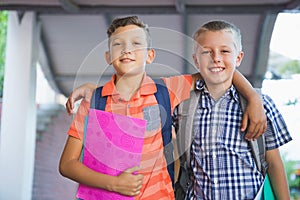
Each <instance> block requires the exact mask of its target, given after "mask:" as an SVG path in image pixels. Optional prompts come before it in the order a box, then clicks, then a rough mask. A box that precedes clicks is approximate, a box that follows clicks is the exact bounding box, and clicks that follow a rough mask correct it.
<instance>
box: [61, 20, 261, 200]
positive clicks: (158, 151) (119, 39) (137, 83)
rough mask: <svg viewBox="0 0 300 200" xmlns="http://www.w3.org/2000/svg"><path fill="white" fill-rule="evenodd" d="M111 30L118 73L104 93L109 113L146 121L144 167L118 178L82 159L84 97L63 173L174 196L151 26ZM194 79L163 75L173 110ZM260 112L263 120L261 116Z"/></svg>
mask: <svg viewBox="0 0 300 200" xmlns="http://www.w3.org/2000/svg"><path fill="white" fill-rule="evenodd" d="M107 33H108V38H109V41H108V42H109V51H107V52H106V54H105V57H106V60H107V62H108V63H109V64H112V65H113V67H114V69H115V74H114V75H113V77H112V78H111V80H110V81H109V82H107V83H106V84H105V85H104V86H103V90H102V96H107V103H106V107H105V111H108V112H112V113H116V114H122V115H126V116H131V117H135V118H141V119H145V120H147V125H146V133H145V139H144V146H143V150H142V157H141V164H140V168H138V167H133V168H130V169H128V170H126V171H124V172H123V173H121V174H120V175H118V176H109V175H106V174H101V173H98V172H95V171H93V170H91V169H89V168H87V167H86V166H85V165H83V164H82V163H81V162H80V154H81V151H82V146H83V141H82V138H83V130H84V118H85V116H87V115H88V112H89V108H90V104H89V102H88V101H86V100H83V101H82V102H81V104H80V107H79V109H78V111H77V113H76V115H75V118H74V120H73V122H72V124H71V127H70V129H69V131H68V134H69V137H68V140H67V142H66V145H65V149H64V151H63V154H62V156H61V161H60V166H59V170H60V173H61V174H62V175H63V176H66V177H68V178H70V179H72V180H74V181H76V182H78V183H81V184H85V185H88V186H92V187H96V188H102V189H105V190H108V191H113V192H117V193H120V194H123V195H127V196H135V199H143V200H147V199H149V200H150V199H151V200H153V199H160V200H161V199H166V200H169V199H174V191H173V188H172V182H171V179H170V177H169V174H168V171H167V168H166V166H167V163H166V160H165V157H164V154H163V141H162V134H161V124H160V120H159V119H160V114H159V112H155V111H157V110H158V104H157V101H156V98H155V96H154V93H155V92H156V86H155V83H154V81H153V80H152V79H151V78H150V77H148V76H147V75H146V73H145V65H146V64H150V63H151V62H152V61H153V60H154V57H155V51H154V50H153V49H151V48H150V35H149V30H148V28H147V26H146V25H145V24H144V23H143V22H142V21H140V20H139V19H138V18H137V17H126V18H120V19H116V20H114V21H113V22H112V24H111V26H110V27H109V29H108V31H107ZM195 79H196V75H195V76H193V77H192V76H191V75H186V76H175V77H171V78H165V79H164V81H165V83H166V86H167V88H168V91H169V94H170V103H171V110H172V112H173V110H174V108H175V107H176V106H177V105H178V104H179V103H180V102H182V101H183V100H185V99H187V98H189V95H190V90H191V89H192V88H193V85H194V84H193V80H195ZM239 80H241V77H239ZM239 86H240V87H239V88H238V89H240V88H241V90H243V88H242V87H246V86H248V83H247V82H245V81H244V82H243V81H239ZM243 91H244V93H245V94H247V95H246V97H249V98H250V96H252V95H253V96H255V94H254V91H253V92H252V93H251V90H250V89H248V90H246V89H245V90H243ZM243 91H242V92H243ZM249 91H250V92H249ZM250 93H251V94H250ZM257 96H258V95H257ZM249 100H250V99H249ZM252 100H253V99H252ZM256 100H257V99H256ZM255 109H256V111H255V113H260V114H261V113H262V111H263V109H262V108H261V109H262V110H259V109H260V108H257V107H255ZM151 111H152V112H151ZM150 113H151V114H150ZM252 114H253V113H252ZM255 116H256V115H255ZM257 116H259V117H260V119H261V116H262V115H257ZM157 122H158V123H157ZM257 127H258V126H257ZM258 129H261V128H258ZM256 131H257V130H256ZM137 171H138V173H134V172H137Z"/></svg>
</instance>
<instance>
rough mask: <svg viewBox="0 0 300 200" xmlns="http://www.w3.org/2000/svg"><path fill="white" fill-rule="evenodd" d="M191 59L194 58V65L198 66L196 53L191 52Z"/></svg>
mask: <svg viewBox="0 0 300 200" xmlns="http://www.w3.org/2000/svg"><path fill="white" fill-rule="evenodd" d="M193 60H194V64H195V66H196V67H199V62H198V59H197V56H196V53H193Z"/></svg>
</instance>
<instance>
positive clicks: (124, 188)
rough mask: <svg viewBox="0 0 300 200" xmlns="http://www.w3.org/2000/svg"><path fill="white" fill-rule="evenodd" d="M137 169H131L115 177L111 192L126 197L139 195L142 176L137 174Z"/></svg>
mask: <svg viewBox="0 0 300 200" xmlns="http://www.w3.org/2000/svg"><path fill="white" fill-rule="evenodd" d="M139 169H140V168H139V167H132V168H129V169H127V170H125V171H124V172H123V173H122V174H120V175H119V176H117V179H116V181H115V184H114V187H113V189H112V190H113V191H115V192H118V193H120V194H123V195H126V196H136V195H138V194H139V193H140V190H141V188H142V183H143V175H141V174H137V173H136V172H137V171H138V170H139Z"/></svg>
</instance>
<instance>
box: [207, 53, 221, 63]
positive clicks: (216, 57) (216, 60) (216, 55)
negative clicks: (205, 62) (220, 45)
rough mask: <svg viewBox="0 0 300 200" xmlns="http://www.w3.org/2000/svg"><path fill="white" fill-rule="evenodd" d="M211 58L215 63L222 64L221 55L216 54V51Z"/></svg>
mask: <svg viewBox="0 0 300 200" xmlns="http://www.w3.org/2000/svg"><path fill="white" fill-rule="evenodd" d="M210 56H211V59H212V60H213V61H214V62H220V61H221V54H220V53H218V52H216V51H213V52H212V53H211V55H210Z"/></svg>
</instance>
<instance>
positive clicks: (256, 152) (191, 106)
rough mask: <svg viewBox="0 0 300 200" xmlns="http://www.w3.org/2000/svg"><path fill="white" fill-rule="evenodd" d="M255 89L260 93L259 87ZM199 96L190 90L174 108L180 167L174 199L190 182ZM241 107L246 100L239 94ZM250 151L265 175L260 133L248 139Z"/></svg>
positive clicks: (183, 193) (184, 191) (179, 199)
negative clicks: (194, 125) (187, 95)
mask: <svg viewBox="0 0 300 200" xmlns="http://www.w3.org/2000/svg"><path fill="white" fill-rule="evenodd" d="M256 91H257V92H258V93H259V94H260V95H261V91H260V89H256ZM200 97H201V94H200V91H196V90H195V91H191V94H190V98H189V99H187V100H185V101H183V102H182V103H180V104H179V105H178V106H177V108H176V112H177V113H176V114H177V120H178V122H177V124H178V125H179V124H180V126H177V127H175V131H176V141H177V148H178V155H181V156H180V158H179V159H180V169H179V175H178V180H177V182H176V183H175V197H176V200H183V199H184V197H185V194H186V191H187V189H188V188H189V186H190V184H191V180H190V177H191V175H192V173H193V172H192V169H191V166H190V150H191V144H192V141H193V138H194V131H193V123H194V115H195V112H196V109H197V105H198V102H199V99H200ZM239 99H240V104H241V108H242V110H243V111H245V108H246V106H247V100H246V99H245V98H244V97H243V96H242V95H239ZM249 145H250V147H251V152H252V155H253V158H254V160H255V164H256V166H257V168H258V169H259V171H260V172H261V173H262V174H263V176H266V172H267V167H268V164H267V162H266V160H265V152H266V150H265V137H264V135H261V136H260V137H259V138H258V139H257V140H255V141H253V140H251V141H249Z"/></svg>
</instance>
